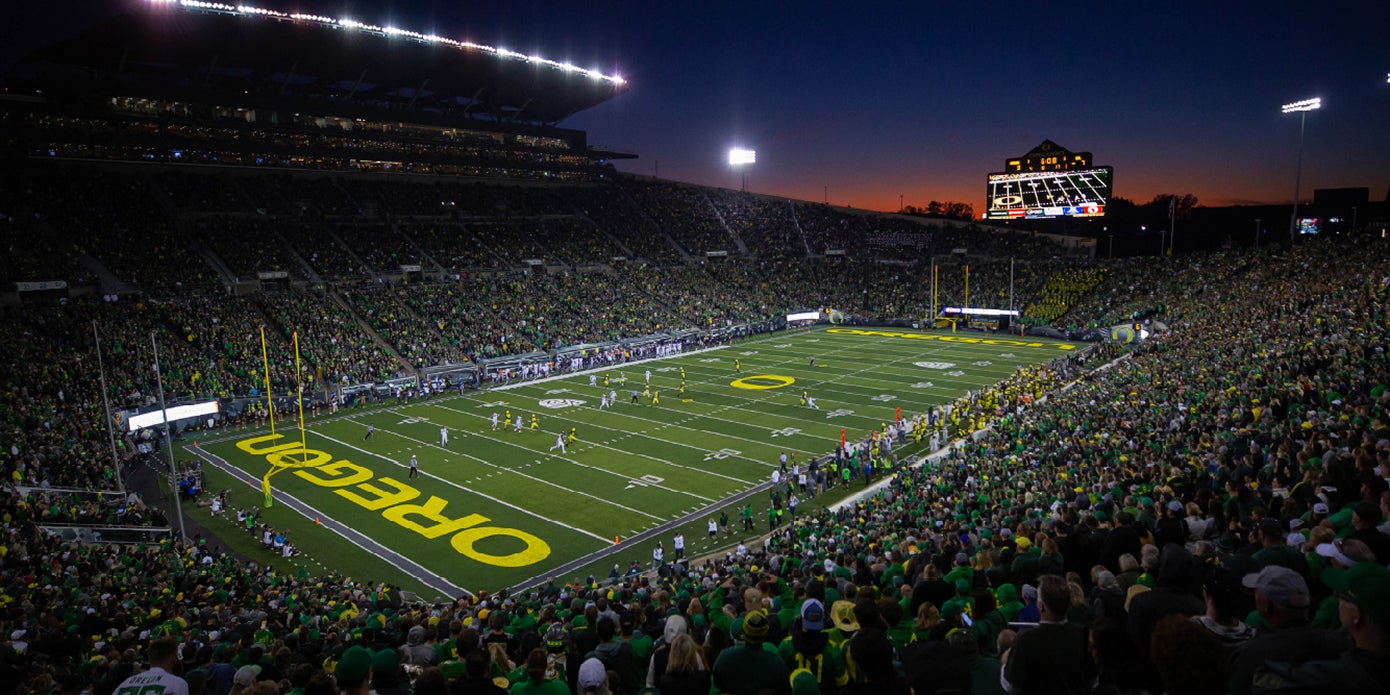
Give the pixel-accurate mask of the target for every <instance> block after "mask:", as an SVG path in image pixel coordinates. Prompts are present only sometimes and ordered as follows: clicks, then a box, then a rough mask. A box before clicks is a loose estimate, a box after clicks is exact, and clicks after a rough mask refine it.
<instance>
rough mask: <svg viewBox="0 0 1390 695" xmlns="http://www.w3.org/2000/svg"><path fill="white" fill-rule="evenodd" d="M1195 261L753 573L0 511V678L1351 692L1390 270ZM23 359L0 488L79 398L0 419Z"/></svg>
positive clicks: (812, 516)
mask: <svg viewBox="0 0 1390 695" xmlns="http://www.w3.org/2000/svg"><path fill="white" fill-rule="evenodd" d="M1353 244H1355V246H1353ZM1353 249H1354V252H1353ZM1202 262H1203V263H1210V264H1213V265H1221V268H1220V269H1217V270H1211V269H1208V271H1207V272H1206V273H1205V274H1204V277H1207V278H1210V280H1209V281H1208V282H1206V283H1205V285H1204V288H1203V291H1202V292H1200V293H1192V294H1189V295H1186V296H1184V295H1181V294H1169V295H1159V296H1158V297H1157V298H1158V299H1159V300H1161V303H1162V305H1163V307H1164V310H1163V314H1162V315H1163V317H1164V320H1165V321H1166V322H1167V323H1168V324H1169V325H1170V326H1171V327H1172V330H1171V331H1170V332H1166V333H1162V334H1160V335H1158V336H1156V337H1154V338H1153V339H1151V340H1150V341H1149V342H1147V343H1145V344H1144V345H1143V346H1141V347H1140V348H1138V349H1136V350H1134V351H1132V352H1130V353H1128V354H1126V355H1125V356H1123V357H1121V358H1119V359H1117V360H1115V361H1113V362H1111V363H1109V364H1107V365H1105V366H1104V367H1103V368H1101V369H1097V370H1094V371H1089V372H1084V373H1079V374H1080V376H1079V378H1077V379H1075V380H1073V381H1070V383H1069V384H1068V385H1067V387H1066V388H1062V389H1056V388H1049V387H1051V386H1054V385H1055V384H1056V383H1061V382H1062V381H1065V380H1066V379H1064V378H1063V377H1064V376H1065V375H1062V374H1056V373H1049V372H1048V370H1038V371H1033V372H1027V373H1021V374H1020V375H1018V376H1017V377H1016V378H1015V379H1013V380H1010V381H1006V382H1005V383H1003V384H1001V385H999V386H998V387H996V388H994V389H991V390H988V391H986V392H985V393H980V394H972V397H971V398H970V399H968V400H967V401H962V402H961V403H959V404H958V405H959V406H960V407H959V409H957V408H953V409H952V411H951V412H952V414H959V415H961V416H962V417H969V418H988V419H989V421H990V422H991V423H992V424H993V427H992V429H990V430H987V431H986V432H985V434H983V435H982V436H980V437H978V438H974V439H969V440H967V441H966V442H965V443H964V444H963V445H962V446H960V447H959V448H957V449H955V450H953V451H952V452H951V453H949V454H948V455H946V456H944V457H943V458H940V459H938V460H935V461H932V462H929V463H927V464H926V465H924V466H922V467H921V468H916V469H908V470H900V471H899V472H898V474H897V476H896V477H894V478H893V479H892V480H891V482H890V483H889V484H888V485H887V486H886V487H884V488H882V489H881V490H879V491H876V492H874V493H873V494H871V495H870V496H868V497H866V498H865V499H863V500H861V501H859V502H856V503H853V504H849V505H846V506H843V507H841V508H839V509H835V510H830V509H819V510H814V511H808V512H806V513H804V514H803V515H801V516H799V517H797V519H796V521H793V522H790V523H787V524H785V525H782V526H780V527H778V528H776V529H775V531H774V532H773V533H772V534H771V536H770V537H769V538H768V539H767V540H766V542H765V543H763V544H762V545H761V546H759V545H758V544H756V543H755V544H753V547H752V548H751V549H750V548H748V547H746V546H744V545H743V544H742V543H740V548H739V550H737V551H735V552H731V553H729V554H727V555H725V556H723V557H715V558H705V559H699V560H694V561H684V560H682V561H677V562H671V563H664V564H663V565H662V566H661V567H659V568H658V570H657V571H656V572H648V573H637V572H634V573H629V574H627V575H619V573H618V571H617V568H616V567H615V568H614V572H613V574H612V576H611V578H610V580H609V581H595V580H594V579H593V578H585V579H581V578H575V579H574V580H573V581H568V582H566V581H563V580H561V579H556V580H555V581H552V582H549V583H547V584H545V585H543V586H538V587H534V588H532V589H529V590H527V591H525V592H522V593H517V594H512V593H509V592H507V591H498V592H487V593H480V594H478V595H476V596H471V597H455V598H454V599H453V600H451V601H441V602H438V603H415V602H407V601H405V600H404V599H403V598H402V596H401V593H400V592H399V591H398V590H396V589H395V588H394V587H390V586H387V585H381V584H375V583H370V582H357V581H349V580H348V579H346V578H345V577H342V576H339V575H336V574H333V573H328V574H325V575H321V576H310V575H308V574H307V573H301V574H300V575H298V576H293V577H290V576H285V575H282V574H278V573H275V572H273V571H270V570H268V569H267V568H264V567H261V566H259V565H257V564H256V563H254V562H251V563H246V562H242V561H239V560H238V559H237V558H235V557H233V556H232V555H229V554H226V553H221V552H219V551H218V550H217V548H216V547H214V546H212V545H211V544H209V543H206V542H204V541H203V540H202V539H195V540H194V541H192V542H190V543H187V544H178V543H174V542H172V541H166V542H163V543H158V544H147V545H141V546H137V547H133V548H130V547H120V548H118V547H115V546H100V545H88V544H74V543H65V542H62V541H61V540H59V539H57V538H56V537H53V536H48V535H45V534H43V533H42V532H40V531H39V530H38V527H37V525H36V514H35V512H34V510H35V509H37V508H38V506H39V504H36V503H39V502H40V500H38V499H36V498H33V497H26V496H24V495H20V494H18V492H17V491H16V490H15V488H14V487H13V486H9V487H7V488H6V490H5V491H4V492H3V499H0V507H2V508H3V511H4V518H5V525H4V529H3V539H0V540H2V541H3V542H0V547H2V548H3V553H0V583H3V584H4V586H5V587H6V588H5V592H4V594H3V599H0V623H3V629H0V636H8V637H9V639H8V640H6V641H5V642H4V643H3V646H2V647H0V663H2V664H3V668H4V669H5V670H6V671H7V673H6V674H5V677H3V678H0V683H4V684H7V685H6V686H5V687H6V688H7V689H8V690H9V691H12V692H24V693H51V692H61V693H80V692H83V691H87V692H90V693H92V695H102V694H104V693H110V692H114V691H118V690H122V688H123V683H124V684H126V685H129V684H131V683H137V682H138V681H131V680H129V679H131V678H139V677H141V676H137V674H138V673H140V672H141V671H144V673H145V675H144V676H143V677H144V678H146V679H149V678H169V679H173V678H175V677H177V678H179V679H180V682H181V683H182V684H183V685H182V686H179V687H178V689H176V690H175V692H182V689H181V688H182V687H186V688H187V691H188V692H189V693H208V694H210V695H223V694H224V693H229V692H234V693H237V694H238V695H239V694H241V693H247V692H251V693H258V694H260V695H271V694H273V693H290V692H303V693H323V694H327V693H332V692H341V691H350V692H354V693H364V692H368V691H369V690H374V691H376V692H377V693H386V692H390V693H406V692H413V693H425V694H442V693H473V692H494V693H495V692H499V691H500V690H501V689H503V688H506V689H510V690H511V691H512V692H513V693H527V694H529V693H532V692H541V691H544V692H546V693H554V694H556V695H561V694H562V693H566V692H569V693H598V694H599V695H607V694H608V693H622V694H624V695H631V694H633V693H638V692H640V691H642V690H643V689H644V688H654V689H656V690H659V691H660V692H661V693H668V692H669V693H700V694H703V693H714V692H721V693H732V694H735V695H744V694H747V695H755V694H757V693H763V692H778V693H796V694H797V695H810V694H812V693H847V694H858V693H870V692H875V691H876V692H892V693H907V692H909V691H911V692H913V693H916V694H917V695H925V694H926V693H940V692H956V693H960V692H977V693H986V692H1001V691H1004V692H1024V693H1028V692H1096V693H1146V692H1148V693H1157V692H1169V693H1207V692H1211V693H1219V692H1229V693H1246V692H1384V691H1385V690H1386V689H1387V688H1390V570H1387V569H1386V565H1387V564H1390V536H1387V535H1386V532H1385V530H1384V529H1386V528H1387V527H1386V525H1385V520H1386V517H1387V512H1390V486H1388V485H1387V483H1386V473H1390V468H1387V467H1390V413H1388V412H1387V408H1390V394H1387V388H1386V383H1387V378H1390V361H1387V356H1386V354H1385V345H1387V344H1390V320H1387V317H1386V315H1385V313H1384V312H1385V306H1387V303H1390V302H1387V300H1390V277H1387V275H1386V270H1385V269H1386V268H1387V267H1390V250H1388V249H1387V246H1386V245H1385V244H1384V242H1381V241H1378V240H1377V241H1373V240H1364V239H1363V240H1355V241H1336V240H1326V241H1316V242H1313V243H1309V244H1307V245H1304V246H1300V247H1299V248H1298V249H1297V250H1295V251H1293V252H1284V253H1282V254H1279V255H1275V256H1271V257H1267V258H1262V259H1259V260H1258V261H1257V262H1246V259H1238V258H1233V257H1232V258H1226V259H1224V260H1223V259H1220V258H1208V259H1205V260H1203V261H1202ZM1315 280H1316V281H1315ZM749 301H752V300H749ZM499 320H502V321H505V320H507V317H505V316H504V317H500V318H499ZM38 347H40V348H42V345H39V346H38ZM19 349H20V350H21V352H23V350H24V347H23V345H21V346H20V348H19ZM34 356H35V357H44V358H45V359H36V360H35V361H34V362H35V364H34V365H33V366H32V367H31V368H30V370H31V371H29V372H21V373H20V374H18V375H15V376H12V377H10V383H9V384H7V389H6V394H7V395H6V398H7V402H6V405H7V409H8V412H9V414H10V415H11V418H9V419H7V423H8V429H9V433H10V435H11V436H10V438H9V442H13V443H11V445H10V447H9V451H8V452H7V455H6V457H5V462H6V468H7V473H9V474H10V475H11V478H12V480H14V481H16V482H21V481H22V482H30V481H32V480H33V478H32V477H27V476H29V475H30V472H29V471H30V469H29V462H30V460H32V458H33V457H34V456H35V451H37V450H41V449H44V448H45V447H47V448H52V447H54V446H60V447H61V446H62V440H61V439H55V438H56V437H59V436H60V435H57V434H56V433H60V432H65V431H70V430H71V428H73V427H93V426H94V423H95V422H96V420H95V419H94V418H93V417H92V416H91V412H90V411H91V409H92V408H91V406H90V405H88V404H87V402H88V401H90V400H91V399H89V398H87V396H90V395H91V394H90V392H89V390H88V389H83V390H82V392H80V393H79V392H77V391H74V392H73V393H67V392H63V393H62V394H58V393H56V392H49V391H42V392H37V393H31V394H25V395H24V396H22V399H28V400H30V401H35V400H37V401H42V403H44V404H45V406H46V407H48V408H51V409H53V411H52V412H53V417H54V418H55V419H52V420H49V421H45V420H43V419H42V418H39V419H14V415H15V414H17V413H19V412H21V411H18V410H16V409H15V407H16V406H15V403H16V400H17V399H20V398H21V397H17V396H16V395H15V394H16V392H21V393H22V392H24V390H25V388H26V386H28V384H26V383H25V382H26V381H28V379H27V377H28V376H34V377H36V378H35V379H34V381H33V382H32V384H33V385H35V390H36V391H38V387H37V385H40V384H42V385H46V384H52V383H55V382H54V381H53V380H52V379H51V377H50V376H49V375H46V374H45V372H46V371H49V370H54V369H60V368H62V367H61V365H60V364H58V363H55V361H54V360H52V359H51V358H52V355H43V354H42V353H40V354H37V355H34ZM1089 366H1094V365H1089ZM86 386H87V387H90V384H87V385H86ZM1044 392H1046V399H1045V400H1034V398H1033V397H1034V395H1040V394H1042V393H1044ZM79 399H80V401H81V402H82V403H83V405H82V406H75V405H73V404H74V403H77V402H79ZM84 416H85V417H84ZM59 417H62V418H63V419H57V418H59ZM967 429H968V428H967ZM49 432H52V433H55V434H52V435H47V434H44V433H49ZM36 435H40V436H46V437H49V438H50V439H51V441H50V442H49V443H47V444H45V443H43V441H42V439H40V440H39V441H34V440H32V439H30V438H32V437H35V436H36ZM7 443H8V442H7ZM93 459H98V460H99V459H101V457H100V456H94V455H93V452H79V453H78V454H76V455H73V456H70V457H67V458H62V457H54V458H51V459H49V463H50V465H49V466H48V469H49V471H48V472H49V475H50V476H52V477H54V478H57V477H59V476H60V475H64V474H66V473H67V471H68V470H69V468H71V469H73V470H78V471H80V470H84V469H85V470H87V471H88V472H89V473H91V472H93V471H92V469H91V467H90V465H88V462H90V460H93ZM49 506H50V508H51V507H52V505H51V504H50V505H49ZM725 534H726V535H729V534H728V531H725ZM741 539H742V537H741ZM146 669H149V670H146Z"/></svg>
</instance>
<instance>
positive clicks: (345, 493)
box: [236, 434, 550, 567]
mask: <svg viewBox="0 0 1390 695" xmlns="http://www.w3.org/2000/svg"><path fill="white" fill-rule="evenodd" d="M284 436H285V435H283V434H268V435H264V436H260V437H251V438H249V439H243V440H241V441H239V442H237V443H236V445H237V448H238V449H241V450H242V451H244V452H246V453H248V454H251V455H252V456H262V457H264V458H265V460H266V462H267V463H269V464H270V465H271V469H272V471H278V470H281V469H294V475H295V476H296V477H298V478H299V479H301V480H304V481H307V482H310V483H313V484H314V485H316V486H318V487H322V488H328V489H331V490H333V493H334V494H336V495H338V496H340V497H342V498H343V499H346V500H348V501H349V502H352V503H353V504H355V505H357V506H359V507H362V508H363V509H366V510H368V511H373V512H381V516H382V518H383V519H385V520H387V521H389V522H391V523H393V524H395V525H397V526H400V527H401V528H404V529H406V530H409V531H413V532H414V533H417V534H419V535H421V536H423V537H425V538H427V539H430V540H435V539H439V538H443V537H445V536H450V535H452V537H451V538H450V539H449V544H450V545H451V546H453V548H454V550H455V551H456V552H458V553H459V554H460V555H463V556H465V557H467V558H470V559H472V560H476V561H478V562H481V563H483V564H486V565H493V566H495V567H525V566H527V565H532V564H535V563H537V562H540V561H541V560H544V559H546V558H547V557H550V545H549V544H548V543H546V542H545V541H543V540H541V539H540V538H539V537H537V536H535V535H534V534H531V533H527V532H525V531H522V530H520V529H514V528H506V527H501V526H483V525H481V524H486V523H488V522H489V521H491V519H489V518H487V517H485V516H483V515H481V514H467V515H464V516H462V517H458V518H454V517H452V516H449V515H447V514H445V513H444V510H445V507H446V506H447V505H448V500H445V499H443V498H441V497H436V496H434V495H430V496H429V498H428V499H426V500H425V501H424V502H423V503H416V500H417V499H419V497H420V495H421V492H420V491H419V490H418V489H416V488H414V487H412V486H411V485H408V484H406V483H403V482H401V481H399V480H396V479H395V478H392V477H390V476H382V477H380V478H374V475H373V473H372V471H371V470H370V469H368V468H366V467H364V466H360V465H358V464H355V463H353V462H351V461H348V460H346V459H338V460H334V456H333V455H332V454H330V453H328V452H326V451H318V450H316V449H304V448H301V447H300V445H299V442H294V441H291V442H285V443H275V441H276V440H278V439H280V438H282V437H284ZM494 539H501V540H494ZM517 545H520V546H522V547H521V549H520V550H516V551H515V552H509V553H501V552H489V550H496V549H497V548H499V547H500V548H502V549H509V548H512V547H515V546H517Z"/></svg>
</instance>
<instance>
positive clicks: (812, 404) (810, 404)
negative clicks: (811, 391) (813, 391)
mask: <svg viewBox="0 0 1390 695" xmlns="http://www.w3.org/2000/svg"><path fill="white" fill-rule="evenodd" d="M806 407H807V408H810V409H812V410H820V406H818V405H816V397H815V396H807V397H806Z"/></svg>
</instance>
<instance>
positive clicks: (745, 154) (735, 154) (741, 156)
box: [729, 147, 758, 193]
mask: <svg viewBox="0 0 1390 695" xmlns="http://www.w3.org/2000/svg"><path fill="white" fill-rule="evenodd" d="M757 161H758V153H757V152H754V151H753V150H745V149H740V148H737V147H735V148H733V149H731V150H729V166H731V167H733V168H734V169H737V170H738V171H739V173H741V174H742V175H743V177H742V178H743V192H744V193H747V192H748V166H749V165H751V164H754V163H755V162H757Z"/></svg>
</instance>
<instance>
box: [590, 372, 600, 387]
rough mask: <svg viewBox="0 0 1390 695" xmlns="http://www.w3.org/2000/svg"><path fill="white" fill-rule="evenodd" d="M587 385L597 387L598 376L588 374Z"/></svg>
mask: <svg viewBox="0 0 1390 695" xmlns="http://www.w3.org/2000/svg"><path fill="white" fill-rule="evenodd" d="M589 385H590V386H598V375H597V374H590V375H589Z"/></svg>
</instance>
